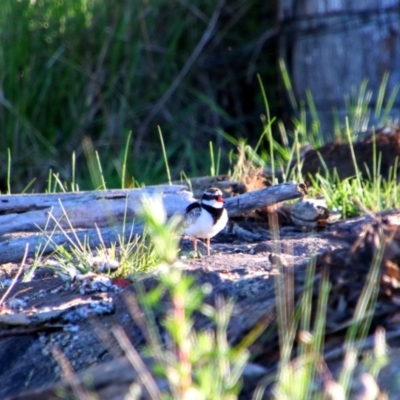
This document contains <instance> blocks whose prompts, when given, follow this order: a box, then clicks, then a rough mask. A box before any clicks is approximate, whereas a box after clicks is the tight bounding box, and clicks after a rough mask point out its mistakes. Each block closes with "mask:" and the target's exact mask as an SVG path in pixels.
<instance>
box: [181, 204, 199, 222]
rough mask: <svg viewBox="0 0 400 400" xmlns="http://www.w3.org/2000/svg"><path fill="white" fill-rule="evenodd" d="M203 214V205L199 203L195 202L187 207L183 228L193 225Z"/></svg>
mask: <svg viewBox="0 0 400 400" xmlns="http://www.w3.org/2000/svg"><path fill="white" fill-rule="evenodd" d="M200 214H201V205H200V203H199V202H197V201H195V202H194V203H191V204H189V205H188V206H187V208H186V211H185V218H184V221H183V226H184V227H185V228H187V227H188V226H189V225H191V224H193V222H194V221H196V219H197V218H199V216H200Z"/></svg>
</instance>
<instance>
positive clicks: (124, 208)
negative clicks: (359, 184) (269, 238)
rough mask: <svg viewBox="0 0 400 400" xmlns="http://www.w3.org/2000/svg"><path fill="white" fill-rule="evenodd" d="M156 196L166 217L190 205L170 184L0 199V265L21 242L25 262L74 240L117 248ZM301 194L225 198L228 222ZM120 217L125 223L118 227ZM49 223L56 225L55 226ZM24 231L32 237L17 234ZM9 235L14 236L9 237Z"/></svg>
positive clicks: (288, 186) (281, 189) (268, 191)
mask: <svg viewBox="0 0 400 400" xmlns="http://www.w3.org/2000/svg"><path fill="white" fill-rule="evenodd" d="M156 195H161V196H162V199H163V202H164V206H165V208H166V211H167V215H168V216H171V215H173V214H176V213H182V212H184V210H185V208H186V206H187V205H188V204H189V203H190V202H191V201H193V197H192V195H191V193H190V192H189V191H187V188H186V187H184V186H174V185H172V186H168V185H160V186H153V187H148V188H145V189H132V190H109V191H98V192H81V193H57V194H38V195H33V194H30V195H5V196H0V234H3V236H2V237H1V239H2V241H0V264H3V263H6V262H18V261H20V260H21V259H22V256H23V254H24V251H25V246H26V244H27V243H28V245H29V249H28V257H32V256H34V255H35V252H40V253H41V254H43V255H45V254H49V253H51V252H52V251H53V250H54V249H55V248H56V247H57V246H65V247H66V248H68V247H69V246H70V245H71V243H75V242H76V238H78V239H79V240H80V241H81V242H82V243H83V242H84V240H85V239H86V240H87V241H88V244H89V245H90V246H91V247H92V248H95V247H96V246H99V245H101V244H103V243H104V244H105V245H106V246H109V245H110V244H111V243H118V242H119V239H120V238H124V239H125V240H129V238H131V237H132V236H134V235H136V234H140V233H141V232H142V230H143V225H142V224H140V223H138V222H136V223H134V224H132V221H133V220H134V217H135V215H136V213H137V211H138V209H139V208H140V206H141V200H142V198H143V196H149V197H154V196H156ZM303 195H304V191H303V188H302V185H297V184H295V183H290V182H289V183H284V184H281V185H276V186H271V187H269V188H265V189H261V190H256V191H253V192H250V193H245V194H243V195H240V196H236V197H233V198H229V199H226V203H225V204H226V208H227V210H228V213H229V216H230V217H233V216H237V215H240V214H242V213H244V212H246V211H251V210H253V209H255V208H261V207H265V206H269V205H272V204H276V203H279V202H282V201H285V200H290V199H295V198H299V197H302V196H303ZM49 215H51V216H52V218H49ZM67 217H68V218H67ZM125 218H126V220H127V221H130V223H128V224H125V225H123V221H124V219H125ZM54 220H56V221H58V223H59V226H57V225H56V224H55V222H54ZM59 227H62V228H63V229H66V230H68V229H70V228H71V227H73V228H74V232H73V233H72V232H70V233H66V232H65V231H64V232H60V230H59V229H58V230H57V228H59ZM88 228H89V229H88ZM27 231H30V232H35V231H36V232H35V233H34V234H30V235H26V234H21V232H27ZM15 232H19V233H18V234H17V235H14V234H12V233H15ZM15 236H16V237H15ZM21 236H22V237H21Z"/></svg>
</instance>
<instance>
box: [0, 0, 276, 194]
mask: <svg viewBox="0 0 400 400" xmlns="http://www.w3.org/2000/svg"><path fill="white" fill-rule="evenodd" d="M220 6H221V7H220ZM273 18H274V17H273V10H272V8H271V6H270V5H268V4H267V3H265V4H260V3H259V2H257V1H255V0H234V1H231V2H215V1H212V0H206V1H197V2H190V3H188V2H184V1H178V2H170V1H166V0H151V1H148V2H141V1H139V2H130V1H128V2H123V1H122V2H121V1H117V2H112V3H111V2H101V1H97V0H60V1H53V0H43V1H31V0H21V1H14V0H4V1H2V2H1V7H0V40H1V42H2V44H3V45H2V46H1V49H0V71H1V82H2V95H1V96H0V116H1V118H0V131H1V132H2V134H1V135H0V165H7V162H10V160H11V169H10V168H8V169H6V168H3V169H0V190H1V191H2V192H6V191H7V192H9V190H10V183H11V186H12V188H11V190H13V192H21V191H22V190H23V188H25V187H26V186H27V185H28V183H30V182H31V181H32V180H34V182H32V183H31V186H30V187H29V190H35V191H43V190H44V189H45V187H46V186H47V185H46V179H47V175H46V174H47V171H49V170H50V169H52V170H53V171H57V173H58V177H59V179H60V181H62V182H71V181H72V170H71V165H70V157H71V154H72V153H74V154H75V165H76V169H75V177H74V181H75V182H76V184H77V185H78V186H79V187H80V188H81V189H83V190H88V189H93V188H98V187H100V185H101V184H102V183H101V182H98V183H97V184H95V185H93V182H92V179H91V178H90V176H91V171H90V170H89V168H88V164H87V162H86V159H85V158H87V157H88V156H90V155H88V154H87V152H88V151H90V149H88V148H87V146H88V144H89V143H92V145H93V149H94V150H95V151H96V152H97V153H98V155H99V157H100V159H101V160H107V164H105V165H103V168H104V169H103V176H104V180H105V181H106V183H107V186H108V187H110V188H116V187H120V181H121V179H123V178H124V186H125V187H131V186H133V185H134V184H135V182H140V183H142V182H145V183H146V184H149V183H161V182H164V181H167V178H168V177H167V174H166V170H165V165H164V162H163V159H162V158H161V157H159V154H160V150H161V147H160V143H159V138H158V130H157V126H160V127H161V128H162V131H163V137H164V140H165V147H166V152H167V156H168V159H169V163H170V166H171V176H172V179H177V178H178V177H179V174H180V172H181V171H182V170H185V171H189V170H190V171H191V175H192V176H197V175H206V174H208V173H209V165H208V163H204V160H207V161H208V159H209V155H210V154H209V151H208V143H209V142H210V141H212V142H214V141H217V142H218V143H217V145H216V146H215V148H216V149H219V148H220V147H221V139H219V138H218V137H217V135H216V129H217V128H218V127H219V126H220V125H221V124H222V125H229V126H230V127H231V128H230V130H231V131H232V132H234V134H236V132H235V131H242V132H243V128H242V123H241V121H240V119H243V117H244V116H242V115H239V116H234V113H233V112H228V111H227V109H226V107H223V106H222V105H221V101H220V97H221V96H226V99H227V101H228V102H229V103H230V104H232V106H230V109H231V110H233V109H234V108H235V107H236V108H237V105H238V104H239V103H240V101H241V97H242V94H241V91H242V90H243V89H241V85H242V84H243V82H244V81H245V79H246V77H245V76H243V74H242V73H240V72H238V71H240V70H246V67H247V66H246V64H245V63H244V60H249V58H250V57H243V55H247V54H249V52H251V49H250V47H249V43H254V42H255V41H257V40H258V38H259V37H261V35H262V34H263V32H264V30H265V26H266V24H267V25H268V23H269V22H268V21H270V23H271V24H272V21H273ZM239 66H240V68H239ZM242 66H243V68H242ZM257 67H259V71H260V72H261V73H263V72H266V69H268V70H271V67H270V66H268V67H264V66H263V65H262V64H261V63H260V64H259V63H257ZM268 74H269V75H271V74H272V71H269V72H268ZM246 85H248V84H247V83H246ZM251 85H252V86H254V88H255V89H256V88H257V82H256V79H253V82H252V83H251ZM275 86H276V84H275ZM254 93H255V96H257V93H258V92H257V90H255V91H254ZM127 142H129V145H127ZM193 143H197V146H193ZM7 149H9V150H7ZM7 151H9V153H10V154H9V155H8V154H7ZM217 157H218V156H217ZM221 159H222V160H224V158H223V157H222V158H221ZM123 164H124V165H125V168H126V170H125V171H122V170H121V165H123ZM215 167H216V166H215ZM7 170H8V171H11V174H12V175H11V178H12V179H10V177H7V175H6V171H7ZM10 181H11V182H10Z"/></svg>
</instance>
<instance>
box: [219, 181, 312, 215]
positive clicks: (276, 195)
mask: <svg viewBox="0 0 400 400" xmlns="http://www.w3.org/2000/svg"><path fill="white" fill-rule="evenodd" d="M305 194H306V192H305V186H304V185H302V184H301V185H298V184H296V183H294V182H286V183H281V184H280V185H275V186H270V187H267V188H265V189H260V190H254V191H252V192H248V193H244V194H241V195H240V196H235V197H231V198H229V199H226V201H225V207H226V209H227V211H228V214H229V216H230V217H234V216H236V215H240V214H243V213H244V212H246V211H251V210H254V209H256V208H262V207H267V206H272V205H274V204H277V203H281V202H282V201H286V200H293V199H298V198H300V197H303V196H304V195H305Z"/></svg>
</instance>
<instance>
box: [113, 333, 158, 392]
mask: <svg viewBox="0 0 400 400" xmlns="http://www.w3.org/2000/svg"><path fill="white" fill-rule="evenodd" d="M111 331H112V333H113V334H114V336H115V339H117V341H118V343H119V345H120V346H121V348H122V350H123V351H124V353H125V355H126V358H127V359H128V360H129V362H130V363H131V365H132V366H133V368H135V370H136V372H137V373H138V380H140V381H141V382H142V383H143V385H144V386H145V388H146V389H147V391H148V393H149V396H150V398H151V399H154V400H157V399H161V397H162V396H161V392H160V390H159V389H158V386H157V384H156V382H155V381H154V378H153V377H152V375H151V374H150V372H149V370H148V368H147V367H146V365H145V363H144V362H143V360H142V358H141V357H140V355H139V353H138V352H137V351H136V349H135V348H134V347H133V346H132V344H131V342H130V341H129V339H128V336H126V333H125V332H124V330H123V329H122V328H121V327H120V326H113V327H112V328H111Z"/></svg>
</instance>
